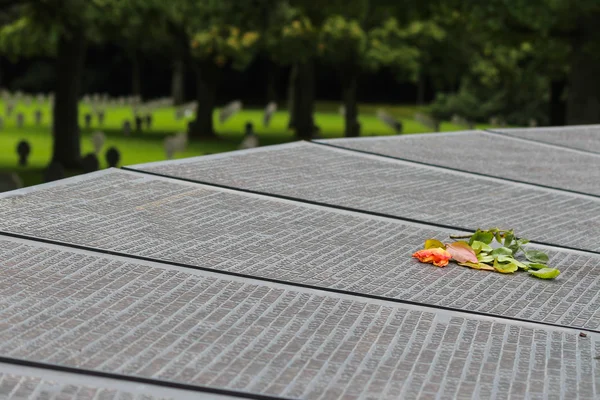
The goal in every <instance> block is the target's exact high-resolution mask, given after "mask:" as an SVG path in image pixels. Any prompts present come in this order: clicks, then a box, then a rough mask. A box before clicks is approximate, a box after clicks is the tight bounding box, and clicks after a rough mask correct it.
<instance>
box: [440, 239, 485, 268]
mask: <svg viewBox="0 0 600 400" xmlns="http://www.w3.org/2000/svg"><path fill="white" fill-rule="evenodd" d="M446 250H447V251H448V253H450V254H451V255H452V259H453V260H454V261H456V262H474V263H476V262H477V261H478V260H477V256H476V255H475V251H473V249H472V248H471V246H469V244H468V243H467V242H463V241H460V242H454V243H448V244H447V245H446Z"/></svg>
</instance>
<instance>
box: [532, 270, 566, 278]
mask: <svg viewBox="0 0 600 400" xmlns="http://www.w3.org/2000/svg"><path fill="white" fill-rule="evenodd" d="M529 273H530V274H531V275H533V276H535V277H537V278H540V279H554V278H556V277H557V276H559V275H560V271H559V270H557V269H556V268H542V269H539V270H537V271H529Z"/></svg>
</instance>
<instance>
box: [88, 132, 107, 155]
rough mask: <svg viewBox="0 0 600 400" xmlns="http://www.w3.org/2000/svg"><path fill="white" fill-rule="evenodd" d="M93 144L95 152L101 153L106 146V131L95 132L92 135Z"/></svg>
mask: <svg viewBox="0 0 600 400" xmlns="http://www.w3.org/2000/svg"><path fill="white" fill-rule="evenodd" d="M91 140H92V145H93V146H94V154H96V155H98V154H100V151H101V150H102V147H103V146H104V142H105V141H106V135H105V134H104V132H100V131H97V132H94V133H93V134H92V137H91Z"/></svg>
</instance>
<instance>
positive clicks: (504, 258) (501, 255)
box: [492, 254, 514, 263]
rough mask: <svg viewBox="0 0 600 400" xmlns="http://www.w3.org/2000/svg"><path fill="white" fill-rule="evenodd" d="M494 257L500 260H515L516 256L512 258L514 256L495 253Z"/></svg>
mask: <svg viewBox="0 0 600 400" xmlns="http://www.w3.org/2000/svg"><path fill="white" fill-rule="evenodd" d="M492 257H494V259H495V260H498V262H501V263H502V262H512V261H513V260H514V258H512V256H507V255H505V254H500V255H498V254H493V255H492Z"/></svg>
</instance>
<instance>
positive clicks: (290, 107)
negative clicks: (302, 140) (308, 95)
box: [287, 64, 298, 129]
mask: <svg viewBox="0 0 600 400" xmlns="http://www.w3.org/2000/svg"><path fill="white" fill-rule="evenodd" d="M297 77H298V66H297V65H296V64H294V65H292V68H291V69H290V80H289V83H288V93H287V94H288V102H287V108H288V114H289V115H290V119H289V122H288V129H294V128H295V125H296V115H295V113H296V110H295V108H294V97H295V95H296V93H295V92H296V90H295V88H296V86H295V85H296V79H297Z"/></svg>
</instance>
